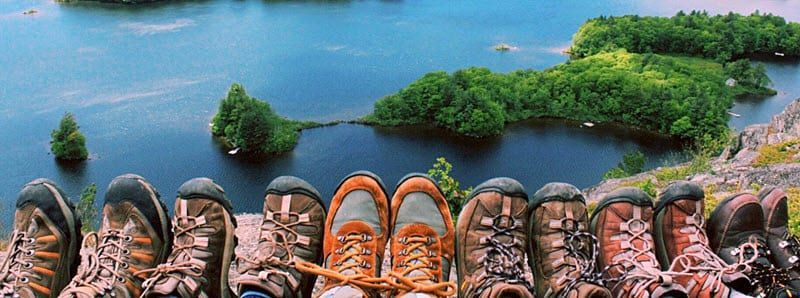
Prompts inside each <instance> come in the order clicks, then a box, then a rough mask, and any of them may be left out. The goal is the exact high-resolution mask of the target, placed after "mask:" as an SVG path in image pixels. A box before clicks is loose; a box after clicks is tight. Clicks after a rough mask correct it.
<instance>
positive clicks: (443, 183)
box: [428, 157, 472, 222]
mask: <svg viewBox="0 0 800 298" xmlns="http://www.w3.org/2000/svg"><path fill="white" fill-rule="evenodd" d="M452 170H453V165H452V164H450V163H449V162H447V160H446V159H445V158H444V157H439V158H437V159H436V163H434V164H433V168H431V169H430V170H428V176H430V177H431V178H433V180H435V181H436V182H437V183H438V184H439V189H441V190H442V193H444V196H445V198H446V199H447V205H448V206H449V207H450V214H451V215H452V216H453V222H455V221H456V218H457V217H458V214H459V213H460V212H461V207H463V206H464V201H465V200H466V198H467V196H469V194H470V193H471V192H472V187H469V188H467V189H461V184H460V183H459V182H458V180H456V179H455V178H453V177H451V176H450V171H452Z"/></svg>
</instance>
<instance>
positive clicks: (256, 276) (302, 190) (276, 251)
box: [237, 176, 325, 298]
mask: <svg viewBox="0 0 800 298" xmlns="http://www.w3.org/2000/svg"><path fill="white" fill-rule="evenodd" d="M320 197H321V196H320V195H319V192H318V191H317V190H316V189H315V188H314V187H313V186H311V185H310V184H308V182H305V181H303V180H302V179H300V178H297V177H291V176H282V177H278V178H275V180H272V182H270V184H269V186H267V191H266V195H265V197H264V219H263V220H262V221H261V229H260V230H261V231H260V233H259V236H258V246H257V247H256V248H255V249H254V250H253V251H252V252H250V254H249V255H247V256H239V258H238V259H237V265H238V266H237V271H238V272H239V273H241V275H240V276H239V278H238V283H239V293H240V294H242V293H244V292H245V291H247V290H248V289H253V290H257V291H261V292H266V293H269V294H270V295H271V296H272V297H287V298H292V297H311V291H312V290H313V289H314V281H316V276H314V275H311V274H306V275H304V274H302V273H301V272H299V271H297V269H296V268H295V266H294V263H295V260H297V259H300V260H304V261H307V262H311V263H316V264H320V263H321V261H322V235H323V230H322V227H323V225H324V224H325V208H324V207H323V204H322V199H320Z"/></svg>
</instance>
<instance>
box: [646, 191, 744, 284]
mask: <svg viewBox="0 0 800 298" xmlns="http://www.w3.org/2000/svg"><path fill="white" fill-rule="evenodd" d="M704 197H705V194H704V193H703V189H702V188H700V185H697V184H696V183H692V182H688V181H678V182H674V183H672V184H670V185H669V186H667V188H666V189H664V192H663V193H661V196H660V199H659V201H658V204H657V206H656V208H655V213H656V219H655V228H654V230H655V231H654V234H655V238H656V254H657V255H658V260H659V261H660V262H661V268H662V269H664V270H670V271H675V272H681V273H683V274H684V275H680V276H677V277H675V282H676V283H678V284H680V285H682V286H683V287H684V288H686V291H688V292H689V297H734V296H739V297H741V296H742V295H744V294H742V293H741V292H740V291H748V288H749V286H750V280H749V279H747V277H746V276H745V275H744V274H742V273H741V272H739V271H738V270H737V268H736V267H737V266H736V265H728V264H727V263H725V261H723V260H722V259H720V258H719V257H718V256H717V255H716V254H715V253H714V252H713V251H711V248H710V247H709V246H708V236H706V232H705V217H704V216H703V212H704V210H705V209H704ZM726 284H727V285H731V287H728V286H727V285H726ZM734 289H738V290H734Z"/></svg>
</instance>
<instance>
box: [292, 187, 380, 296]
mask: <svg viewBox="0 0 800 298" xmlns="http://www.w3.org/2000/svg"><path fill="white" fill-rule="evenodd" d="M385 189H386V188H385V187H383V182H381V180H380V178H378V176H376V175H375V174H373V173H370V172H366V171H359V172H355V173H353V174H350V175H349V176H347V178H345V179H344V180H343V181H342V182H341V183H340V184H339V187H337V188H336V192H335V193H334V195H333V199H331V205H330V211H329V213H328V217H327V219H326V220H325V233H324V234H325V237H324V240H323V248H322V253H323V256H324V259H325V268H322V267H319V266H316V265H314V264H313V263H310V262H304V261H298V262H297V263H298V264H297V266H298V269H299V270H300V271H301V272H304V273H311V274H316V275H322V276H324V277H325V285H324V286H323V287H322V290H321V291H320V292H321V293H322V294H321V297H378V292H377V291H378V290H384V291H385V290H390V289H391V287H390V286H388V285H386V284H384V283H383V280H382V279H381V278H380V274H381V265H382V259H383V255H384V252H385V249H386V241H387V239H388V237H389V232H390V231H389V200H388V198H387V197H386V190H385Z"/></svg>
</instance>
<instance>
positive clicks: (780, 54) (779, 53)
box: [775, 52, 786, 57]
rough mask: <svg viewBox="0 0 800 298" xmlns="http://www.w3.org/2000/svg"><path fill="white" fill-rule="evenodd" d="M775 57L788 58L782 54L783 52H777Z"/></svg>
mask: <svg viewBox="0 0 800 298" xmlns="http://www.w3.org/2000/svg"><path fill="white" fill-rule="evenodd" d="M775 56H780V57H783V56H786V54H784V53H781V52H775Z"/></svg>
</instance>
